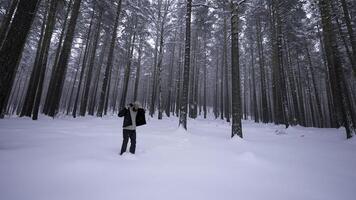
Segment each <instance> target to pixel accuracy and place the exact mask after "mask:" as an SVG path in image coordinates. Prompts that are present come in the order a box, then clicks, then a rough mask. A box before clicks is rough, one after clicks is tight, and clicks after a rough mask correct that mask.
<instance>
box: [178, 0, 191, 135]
mask: <svg viewBox="0 0 356 200" xmlns="http://www.w3.org/2000/svg"><path fill="white" fill-rule="evenodd" d="M191 18H192V0H187V12H186V17H185V20H186V27H185V53H184V54H185V56H184V68H183V88H182V96H181V100H180V102H181V105H180V116H179V126H183V128H184V129H185V130H187V111H188V87H189V71H190V69H189V68H190V25H191Z"/></svg>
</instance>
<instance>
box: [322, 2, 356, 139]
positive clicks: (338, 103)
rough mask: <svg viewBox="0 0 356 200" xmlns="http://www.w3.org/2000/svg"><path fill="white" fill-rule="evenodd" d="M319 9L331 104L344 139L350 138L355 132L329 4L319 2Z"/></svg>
mask: <svg viewBox="0 0 356 200" xmlns="http://www.w3.org/2000/svg"><path fill="white" fill-rule="evenodd" d="M319 8H320V14H321V21H322V28H323V36H324V47H325V52H326V57H327V63H328V68H329V77H330V82H331V87H332V91H331V92H332V97H333V102H334V106H335V107H336V112H337V115H338V121H339V124H341V125H343V126H345V129H346V137H347V138H351V137H352V136H353V135H354V134H355V132H356V131H355V126H354V124H353V120H352V113H351V106H350V102H349V99H348V97H349V95H348V94H347V93H348V90H347V86H346V82H345V77H344V74H343V73H344V72H343V66H342V62H341V59H340V54H339V51H338V46H337V43H336V40H337V38H336V35H335V33H334V31H333V30H334V29H333V25H332V21H331V11H330V2H329V1H327V0H320V1H319Z"/></svg>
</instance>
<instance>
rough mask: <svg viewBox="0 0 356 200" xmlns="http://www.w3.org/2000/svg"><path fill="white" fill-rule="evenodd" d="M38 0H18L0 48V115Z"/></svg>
mask: <svg viewBox="0 0 356 200" xmlns="http://www.w3.org/2000/svg"><path fill="white" fill-rule="evenodd" d="M38 2H39V0H20V1H19V3H18V6H17V9H16V12H15V14H14V17H13V19H12V23H11V25H10V27H9V28H8V34H7V36H6V38H4V40H3V45H2V46H1V48H0V117H2V116H3V112H4V109H5V108H6V105H7V101H8V98H9V96H10V92H11V89H12V85H13V82H14V78H15V72H16V70H17V66H18V63H19V61H20V59H21V53H22V50H23V48H24V46H25V42H26V38H27V35H28V33H29V31H30V28H31V24H32V21H33V19H34V17H35V15H36V8H37V4H38Z"/></svg>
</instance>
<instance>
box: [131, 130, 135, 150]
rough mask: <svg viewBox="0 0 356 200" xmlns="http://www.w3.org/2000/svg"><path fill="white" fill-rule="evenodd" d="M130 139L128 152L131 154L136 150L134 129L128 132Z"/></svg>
mask: <svg viewBox="0 0 356 200" xmlns="http://www.w3.org/2000/svg"><path fill="white" fill-rule="evenodd" d="M130 140H131V146H130V152H131V153H132V154H135V150H136V131H132V132H131V133H130Z"/></svg>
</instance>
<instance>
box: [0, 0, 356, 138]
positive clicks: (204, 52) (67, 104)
mask: <svg viewBox="0 0 356 200" xmlns="http://www.w3.org/2000/svg"><path fill="white" fill-rule="evenodd" d="M0 23H1V29H0V44H1V46H0V47H1V48H0V70H1V73H0V113H1V117H2V118H4V117H5V116H12V115H17V116H20V117H31V118H32V119H33V120H37V119H38V117H39V115H41V114H43V115H48V116H50V117H56V116H58V115H71V116H73V117H74V118H76V117H78V116H86V115H92V116H97V117H102V116H103V115H108V114H115V113H117V112H118V110H120V108H123V107H124V106H125V105H127V103H129V102H133V101H139V102H142V104H143V106H144V108H146V109H147V112H148V113H149V115H150V116H151V117H157V118H158V119H162V118H163V117H170V116H179V124H180V125H181V126H183V127H184V128H187V118H191V119H195V118H197V117H200V116H201V117H204V118H206V117H207V116H208V115H209V114H211V115H213V116H214V117H215V118H216V119H221V120H226V121H227V122H230V121H231V126H232V131H231V133H232V136H234V135H238V136H240V137H242V129H241V119H251V120H254V121H255V122H257V123H275V124H277V125H278V124H281V125H285V127H286V128H288V127H289V126H296V125H301V126H304V127H319V128H330V127H332V128H338V127H345V131H346V137H347V138H351V137H352V136H353V135H354V134H355V130H356V129H355V127H356V125H355V124H356V84H355V83H356V81H355V80H356V39H355V37H356V36H355V24H356V2H355V1H351V0H336V1H331V0H284V1H282V0H240V1H236V0H222V1H212V0H187V1H182V0H1V4H0Z"/></svg>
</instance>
